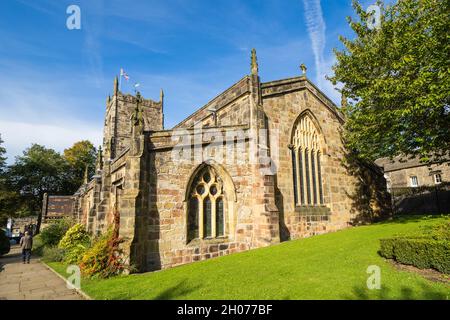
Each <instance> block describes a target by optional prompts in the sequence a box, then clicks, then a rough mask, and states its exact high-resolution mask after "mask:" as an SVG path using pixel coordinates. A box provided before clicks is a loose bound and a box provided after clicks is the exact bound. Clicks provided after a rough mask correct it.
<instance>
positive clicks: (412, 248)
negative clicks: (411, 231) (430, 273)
mask: <svg viewBox="0 0 450 320" xmlns="http://www.w3.org/2000/svg"><path fill="white" fill-rule="evenodd" d="M380 244H381V246H380V255H381V256H383V257H385V258H388V259H394V260H395V261H397V262H400V263H403V264H409V265H413V266H415V267H417V268H420V269H426V268H433V269H436V270H438V271H440V272H443V273H446V274H450V241H446V240H434V239H430V238H389V239H380Z"/></svg>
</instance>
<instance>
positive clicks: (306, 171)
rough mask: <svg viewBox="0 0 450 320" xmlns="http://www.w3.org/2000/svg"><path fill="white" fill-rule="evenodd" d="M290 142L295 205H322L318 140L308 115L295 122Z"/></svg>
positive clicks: (317, 134) (314, 127) (316, 132)
mask: <svg viewBox="0 0 450 320" xmlns="http://www.w3.org/2000/svg"><path fill="white" fill-rule="evenodd" d="M292 140H293V141H292V145H291V147H292V166H293V180H294V184H293V185H294V198H295V204H296V205H298V206H317V205H323V204H324V200H323V189H322V166H321V153H320V138H319V133H318V131H317V129H316V126H315V125H314V123H313V121H312V120H311V118H310V117H309V116H308V115H305V116H303V117H302V118H301V119H300V120H299V121H297V123H296V125H295V130H294V134H293V137H292ZM296 155H297V156H296Z"/></svg>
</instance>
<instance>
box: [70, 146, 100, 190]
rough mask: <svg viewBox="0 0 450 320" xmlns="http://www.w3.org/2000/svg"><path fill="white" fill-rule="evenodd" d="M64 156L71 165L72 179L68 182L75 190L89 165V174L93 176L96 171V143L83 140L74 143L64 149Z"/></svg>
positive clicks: (81, 182)
mask: <svg viewBox="0 0 450 320" xmlns="http://www.w3.org/2000/svg"><path fill="white" fill-rule="evenodd" d="M64 158H65V160H66V161H67V163H68V164H69V167H70V171H71V172H70V180H69V181H67V182H66V183H67V184H68V185H67V187H68V188H69V189H72V191H71V192H72V193H73V192H75V191H76V190H77V189H78V188H79V187H80V186H81V185H82V184H83V179H84V172H85V170H86V167H88V176H89V177H90V176H92V175H93V174H94V171H95V160H96V150H95V147H94V145H93V144H92V143H91V142H90V141H88V140H83V141H79V142H76V143H74V145H73V146H72V147H70V148H68V149H65V150H64Z"/></svg>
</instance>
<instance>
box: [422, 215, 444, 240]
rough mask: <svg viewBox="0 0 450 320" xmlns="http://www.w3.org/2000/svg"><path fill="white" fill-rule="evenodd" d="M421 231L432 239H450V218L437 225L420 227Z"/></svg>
mask: <svg viewBox="0 0 450 320" xmlns="http://www.w3.org/2000/svg"><path fill="white" fill-rule="evenodd" d="M422 233H423V235H424V236H426V237H429V238H432V239H434V240H444V241H450V220H449V221H445V222H444V223H440V224H438V225H433V226H426V227H424V228H423V229H422Z"/></svg>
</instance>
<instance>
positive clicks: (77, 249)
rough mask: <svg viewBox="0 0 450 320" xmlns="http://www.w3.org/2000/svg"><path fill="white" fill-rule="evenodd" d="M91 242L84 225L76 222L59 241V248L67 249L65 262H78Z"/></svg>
mask: <svg viewBox="0 0 450 320" xmlns="http://www.w3.org/2000/svg"><path fill="white" fill-rule="evenodd" d="M89 244H90V237H89V235H88V233H87V232H86V229H85V228H84V226H83V225H82V224H80V223H77V224H75V225H74V226H73V227H71V228H70V229H69V230H67V232H66V234H65V235H64V237H62V239H61V241H59V244H58V248H59V249H63V250H64V251H65V255H64V262H66V263H71V264H72V263H78V262H79V261H80V260H81V258H82V257H83V254H84V252H85V251H86V250H87V248H88V247H89Z"/></svg>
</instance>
